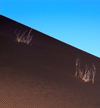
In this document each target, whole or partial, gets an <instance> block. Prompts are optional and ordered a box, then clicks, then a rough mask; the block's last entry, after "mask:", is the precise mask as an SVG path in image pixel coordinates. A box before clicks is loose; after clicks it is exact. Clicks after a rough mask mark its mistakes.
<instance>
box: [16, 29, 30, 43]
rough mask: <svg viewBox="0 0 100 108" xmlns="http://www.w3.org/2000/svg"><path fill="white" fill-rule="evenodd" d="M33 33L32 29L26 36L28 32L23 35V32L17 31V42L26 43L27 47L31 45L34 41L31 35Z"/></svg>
mask: <svg viewBox="0 0 100 108" xmlns="http://www.w3.org/2000/svg"><path fill="white" fill-rule="evenodd" d="M31 31H32V29H30V31H29V33H28V34H27V35H25V34H26V32H27V31H25V32H23V33H21V30H20V31H19V32H17V30H15V34H16V36H17V38H16V41H17V42H22V43H26V44H27V45H29V44H30V42H31V40H32V35H30V34H31Z"/></svg>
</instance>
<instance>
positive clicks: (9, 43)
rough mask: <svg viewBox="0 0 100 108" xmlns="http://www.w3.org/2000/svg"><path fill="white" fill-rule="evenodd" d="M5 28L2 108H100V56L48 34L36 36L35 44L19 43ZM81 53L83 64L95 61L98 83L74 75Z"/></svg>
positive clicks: (0, 61) (0, 52)
mask: <svg viewBox="0 0 100 108" xmlns="http://www.w3.org/2000/svg"><path fill="white" fill-rule="evenodd" d="M5 25H6V24H5ZM4 27H5V28H6V26H4ZM4 27H2V28H1V31H0V108H100V67H99V66H100V58H96V57H94V56H92V55H89V54H87V53H84V52H82V51H78V50H76V49H74V48H71V47H69V46H68V45H67V44H63V43H61V42H58V41H57V40H53V39H51V40H50V41H48V40H49V38H48V39H47V38H45V36H44V37H43V36H42V37H41V38H39V37H38V39H37V37H34V40H33V43H32V45H26V44H23V43H17V42H16V41H15V38H13V35H9V34H8V35H7V33H8V31H10V29H11V27H10V29H9V30H8V31H7V30H5V29H4ZM12 30H13V28H12ZM4 31H5V32H4ZM13 32H14V31H12V34H13ZM10 36H11V37H10ZM37 40H38V41H37ZM42 40H43V41H42ZM45 41H46V43H44V42H45ZM56 41H57V42H58V43H59V45H58V44H56V43H55V42H56ZM54 43H55V45H54V47H53V44H54ZM45 44H47V45H45ZM65 49H68V50H65ZM77 55H81V56H82V58H83V61H82V63H83V65H84V64H85V63H88V64H90V63H91V62H92V61H93V62H94V63H95V65H96V67H97V73H96V77H95V83H94V84H92V83H91V82H89V83H85V82H84V81H82V80H81V79H79V78H75V77H74V74H75V69H76V67H75V60H76V57H77Z"/></svg>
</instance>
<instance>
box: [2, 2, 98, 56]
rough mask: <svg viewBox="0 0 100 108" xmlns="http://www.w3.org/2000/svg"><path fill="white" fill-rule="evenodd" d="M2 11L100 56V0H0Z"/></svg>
mask: <svg viewBox="0 0 100 108" xmlns="http://www.w3.org/2000/svg"><path fill="white" fill-rule="evenodd" d="M0 14H1V15H4V16H6V17H8V18H11V19H13V20H15V21H17V22H20V23H22V24H24V25H27V26H29V27H31V28H33V29H36V30H38V31H40V32H42V33H45V34H47V35H49V36H51V37H54V38H56V39H58V40H60V41H63V42H65V43H67V44H70V45H72V46H74V47H76V48H79V49H81V50H83V51H86V52H88V53H91V54H93V55H95V56H98V57H99V58H100V0H0Z"/></svg>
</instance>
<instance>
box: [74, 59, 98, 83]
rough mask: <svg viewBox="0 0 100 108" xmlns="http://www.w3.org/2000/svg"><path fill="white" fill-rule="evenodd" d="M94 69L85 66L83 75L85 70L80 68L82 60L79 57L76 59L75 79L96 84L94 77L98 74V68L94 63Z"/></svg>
mask: <svg viewBox="0 0 100 108" xmlns="http://www.w3.org/2000/svg"><path fill="white" fill-rule="evenodd" d="M92 66H93V67H92V68H88V66H87V65H85V72H84V73H83V70H82V69H81V68H80V59H79V57H78V58H77V59H76V72H75V75H74V76H75V77H79V78H81V79H82V80H83V81H85V82H89V81H92V84H94V80H95V79H94V77H95V74H96V67H95V65H94V63H92Z"/></svg>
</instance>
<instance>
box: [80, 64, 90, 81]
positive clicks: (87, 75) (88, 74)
mask: <svg viewBox="0 0 100 108" xmlns="http://www.w3.org/2000/svg"><path fill="white" fill-rule="evenodd" d="M82 80H84V81H85V82H89V81H91V68H90V69H89V68H88V67H87V65H86V66H85V73H84V76H83V78H82Z"/></svg>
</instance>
